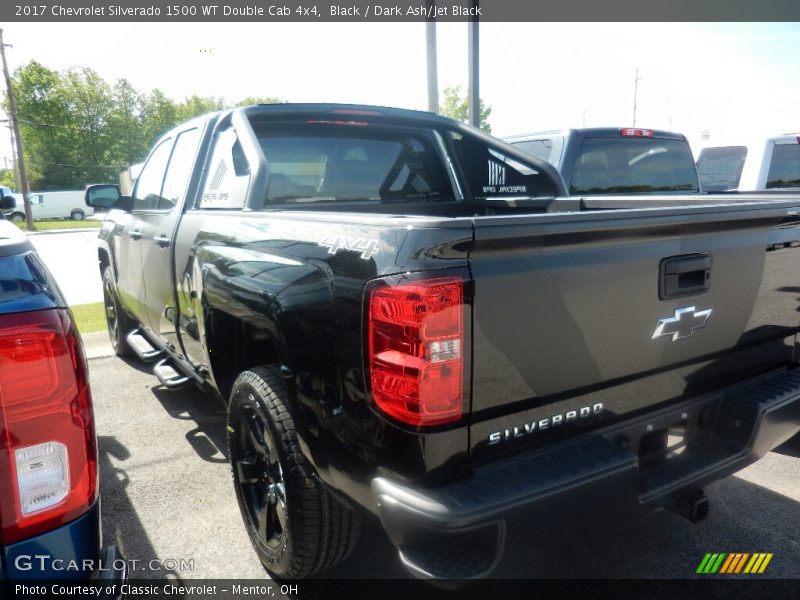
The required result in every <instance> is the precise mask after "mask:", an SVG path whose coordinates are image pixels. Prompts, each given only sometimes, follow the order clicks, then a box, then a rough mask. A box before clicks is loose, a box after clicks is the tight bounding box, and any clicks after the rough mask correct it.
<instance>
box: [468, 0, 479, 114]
mask: <svg viewBox="0 0 800 600" xmlns="http://www.w3.org/2000/svg"><path fill="white" fill-rule="evenodd" d="M479 5H480V2H479V1H478V0H472V8H473V9H475V10H474V11H473V12H474V13H476V16H475V17H473V18H472V20H471V21H470V22H469V39H468V45H469V52H468V61H469V89H468V90H467V91H468V94H467V95H468V96H469V124H470V125H472V126H473V127H480V126H481V86H480V65H479V63H480V37H479V35H478V17H477V12H478V8H479Z"/></svg>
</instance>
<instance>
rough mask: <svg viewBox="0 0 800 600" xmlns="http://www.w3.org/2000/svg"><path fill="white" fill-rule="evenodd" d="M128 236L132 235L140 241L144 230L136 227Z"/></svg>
mask: <svg viewBox="0 0 800 600" xmlns="http://www.w3.org/2000/svg"><path fill="white" fill-rule="evenodd" d="M128 237H130V238H131V239H132V240H133V241H134V242H138V241H139V240H140V239H142V232H141V231H139V230H138V229H134V230H133V231H131V232H130V233H129V234H128Z"/></svg>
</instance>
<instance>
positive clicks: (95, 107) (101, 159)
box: [64, 68, 123, 187]
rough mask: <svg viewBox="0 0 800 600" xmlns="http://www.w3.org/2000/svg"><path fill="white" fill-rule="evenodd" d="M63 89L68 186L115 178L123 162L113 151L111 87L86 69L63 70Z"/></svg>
mask: <svg viewBox="0 0 800 600" xmlns="http://www.w3.org/2000/svg"><path fill="white" fill-rule="evenodd" d="M64 86H65V88H66V97H67V102H68V105H69V108H70V117H71V119H70V130H71V135H70V149H71V152H70V154H71V169H70V170H71V177H70V187H83V185H85V184H86V183H91V182H93V181H109V180H113V179H115V178H116V174H117V172H118V171H119V170H120V168H121V166H122V162H123V161H121V160H119V159H118V157H116V156H115V155H114V151H113V147H114V143H115V140H114V138H113V136H112V128H111V125H112V120H113V119H112V112H113V110H114V98H113V96H112V92H111V87H110V86H109V85H108V83H106V82H105V80H103V78H102V77H100V75H98V74H97V73H95V72H94V71H93V70H92V69H87V68H74V69H70V70H69V71H67V73H66V78H65V81H64Z"/></svg>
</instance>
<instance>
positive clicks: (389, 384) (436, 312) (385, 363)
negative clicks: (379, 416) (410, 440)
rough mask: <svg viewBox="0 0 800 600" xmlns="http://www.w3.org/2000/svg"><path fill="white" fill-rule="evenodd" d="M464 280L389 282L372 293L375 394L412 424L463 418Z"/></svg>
mask: <svg viewBox="0 0 800 600" xmlns="http://www.w3.org/2000/svg"><path fill="white" fill-rule="evenodd" d="M463 323H464V282H463V281H462V280H461V279H459V278H456V277H447V278H440V279H430V280H423V281H413V282H405V283H401V284H400V285H395V286H391V285H384V286H382V287H377V288H375V289H373V290H372V292H371V294H370V298H369V324H368V335H369V372H370V383H371V390H372V397H373V400H374V402H375V404H376V405H377V406H378V408H380V409H381V410H382V411H383V412H385V413H386V414H388V415H390V416H392V417H394V418H395V419H397V420H399V421H402V422H403V423H407V424H409V425H438V424H441V423H449V422H452V421H458V420H459V419H460V418H461V416H462V414H463V411H464V392H463V389H464V350H465V349H464V325H463Z"/></svg>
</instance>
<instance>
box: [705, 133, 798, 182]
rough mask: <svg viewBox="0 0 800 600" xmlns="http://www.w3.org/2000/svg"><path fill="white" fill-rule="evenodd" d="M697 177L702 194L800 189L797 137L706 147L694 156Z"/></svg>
mask: <svg viewBox="0 0 800 600" xmlns="http://www.w3.org/2000/svg"><path fill="white" fill-rule="evenodd" d="M697 175H698V177H699V178H700V188H701V189H702V191H704V192H724V191H728V190H739V191H742V192H751V191H761V190H779V189H792V188H793V189H797V188H800V133H788V134H783V135H777V136H774V137H769V138H761V139H758V140H755V141H749V142H743V143H730V144H713V145H708V146H706V147H704V148H703V149H702V150H700V154H698V156H697Z"/></svg>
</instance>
